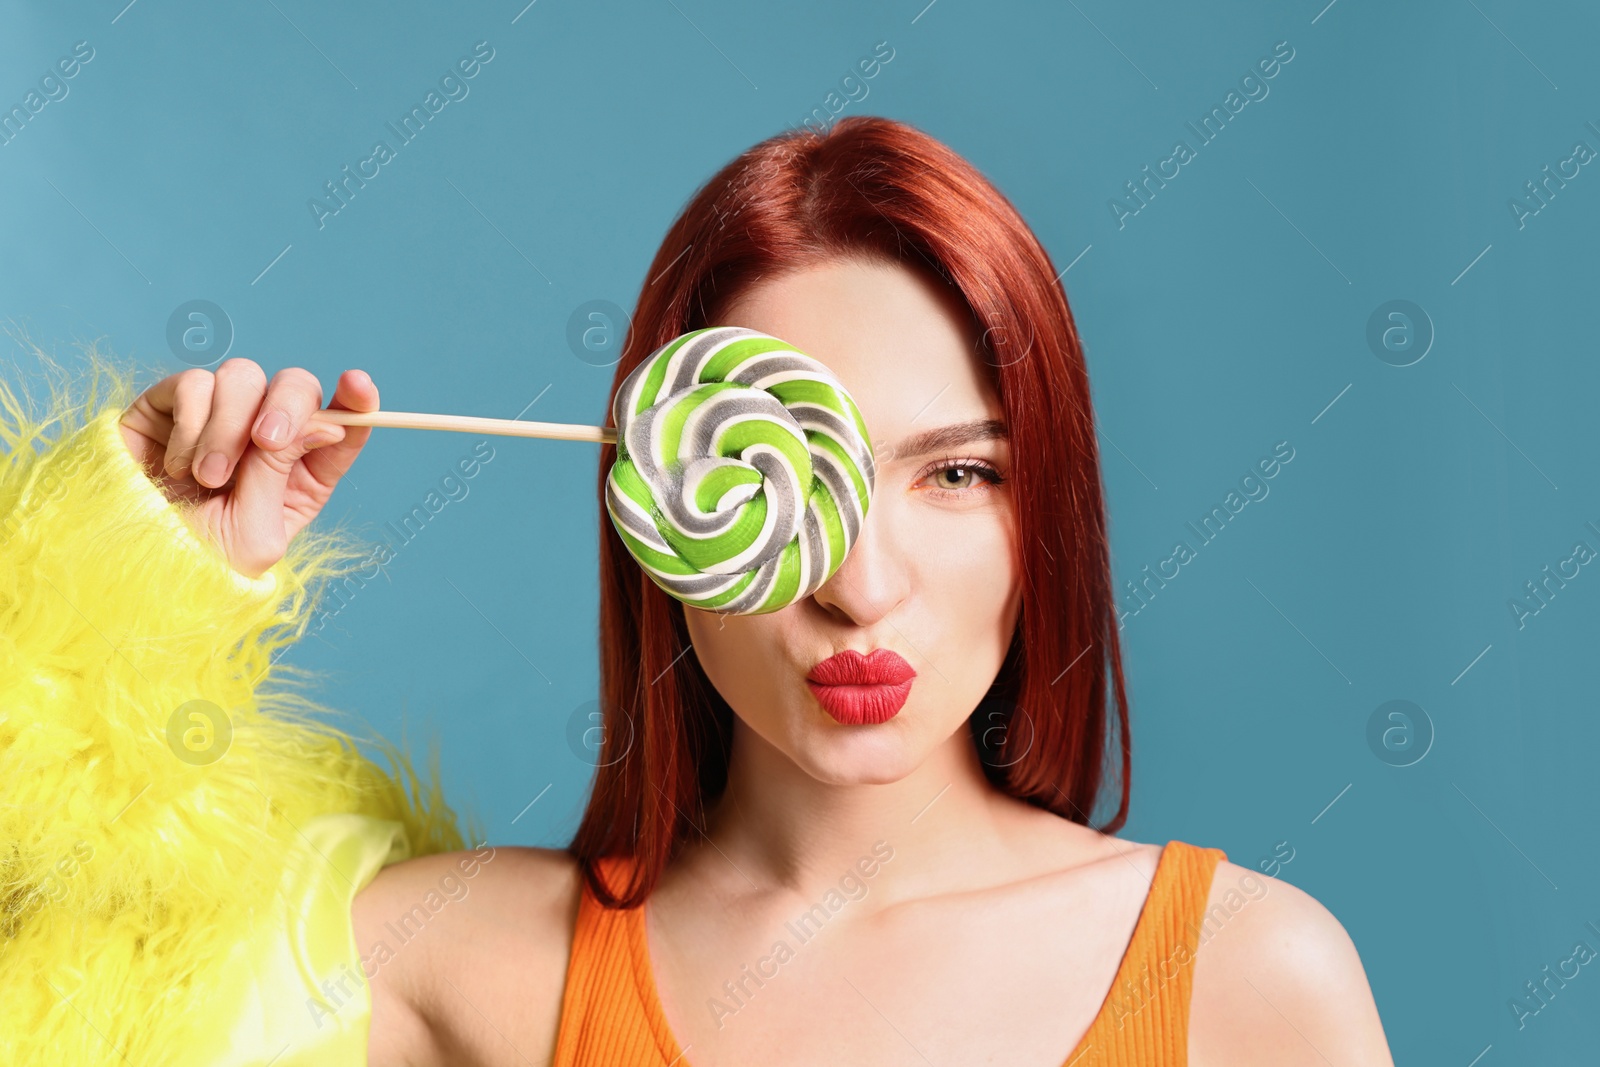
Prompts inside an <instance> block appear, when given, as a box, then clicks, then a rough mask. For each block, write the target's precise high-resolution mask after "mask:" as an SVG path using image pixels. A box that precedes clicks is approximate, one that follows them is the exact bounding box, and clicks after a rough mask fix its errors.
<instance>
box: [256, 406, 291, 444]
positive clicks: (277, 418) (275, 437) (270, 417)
mask: <svg viewBox="0 0 1600 1067" xmlns="http://www.w3.org/2000/svg"><path fill="white" fill-rule="evenodd" d="M256 435H257V436H259V437H260V438H261V439H262V440H263V441H265V442H267V443H268V444H273V445H281V444H283V442H284V441H286V440H288V438H289V420H288V419H286V418H284V417H283V412H281V411H269V412H267V413H266V414H265V415H263V416H261V421H260V422H259V423H258V424H257V425H256Z"/></svg>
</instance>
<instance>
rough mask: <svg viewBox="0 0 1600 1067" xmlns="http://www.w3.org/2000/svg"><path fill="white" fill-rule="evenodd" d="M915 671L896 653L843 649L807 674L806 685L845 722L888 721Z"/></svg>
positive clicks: (906, 692) (907, 692) (908, 690)
mask: <svg viewBox="0 0 1600 1067" xmlns="http://www.w3.org/2000/svg"><path fill="white" fill-rule="evenodd" d="M916 676H917V672H916V671H914V670H912V669H911V664H909V663H907V662H906V661H905V659H904V658H903V657H902V656H900V655H899V654H898V653H895V652H892V651H890V650H889V649H887V648H875V649H873V650H872V652H871V653H869V654H867V655H862V654H861V653H860V652H857V651H855V650H854V649H845V650H844V651H843V652H840V653H838V654H836V655H833V656H829V657H828V658H827V659H825V660H823V661H822V662H821V663H819V664H817V665H816V666H815V667H813V668H811V672H810V673H809V674H807V675H806V685H807V686H809V687H810V689H811V692H812V694H813V695H814V696H816V698H817V703H819V704H821V705H822V708H823V710H824V711H826V712H827V713H828V714H829V715H832V716H833V717H834V719H836V720H837V721H838V722H840V723H842V724H844V725H845V726H871V725H875V724H877V723H881V722H887V721H888V720H889V719H892V718H894V716H895V713H896V712H898V711H899V710H900V708H901V707H902V706H903V705H904V704H905V702H906V698H907V697H908V696H910V694H911V682H912V680H913V679H915V678H916Z"/></svg>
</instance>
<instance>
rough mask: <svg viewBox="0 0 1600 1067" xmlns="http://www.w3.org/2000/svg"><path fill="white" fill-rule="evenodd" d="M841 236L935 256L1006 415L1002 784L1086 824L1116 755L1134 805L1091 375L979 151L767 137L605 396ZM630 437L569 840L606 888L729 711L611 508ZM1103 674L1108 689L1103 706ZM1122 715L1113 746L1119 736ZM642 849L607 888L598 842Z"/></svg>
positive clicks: (729, 184) (632, 341) (718, 179)
mask: <svg viewBox="0 0 1600 1067" xmlns="http://www.w3.org/2000/svg"><path fill="white" fill-rule="evenodd" d="M839 256H853V257H863V256H865V257H874V258H878V259H883V260H888V261H892V262H897V263H904V264H906V265H907V266H909V267H912V268H914V269H919V270H927V271H931V272H932V273H933V274H934V275H935V276H937V277H938V278H940V279H942V280H943V281H944V282H945V283H947V284H949V285H950V286H952V287H953V288H954V289H955V290H956V291H957V292H959V293H960V294H961V296H962V297H964V298H965V301H966V304H967V306H968V308H969V309H970V310H971V312H972V315H973V321H974V323H975V324H976V327H977V329H978V330H979V331H981V333H982V337H983V343H982V345H981V352H980V355H981V356H982V357H983V358H984V361H985V363H986V364H987V370H988V372H989V375H990V379H991V381H992V382H993V384H994V386H995V389H996V392H997V394H998V396H999V398H1000V401H1001V403H1002V405H1003V406H1004V410H1005V419H1006V424H1007V427H1008V430H1009V432H1010V441H1011V450H1012V457H1013V458H1012V471H1011V475H1010V482H1011V485H1012V489H1013V492H1014V494H1015V499H1016V501H1017V503H1018V506H1017V509H1016V518H1017V531H1018V537H1019V539H1020V545H1019V549H1020V557H1021V560H1022V571H1023V592H1022V597H1021V612H1020V618H1019V620H1018V623H1017V630H1016V632H1015V633H1014V634H1013V635H1012V641H1011V647H1010V650H1009V651H1008V653H1007V655H1006V658H1005V661H1004V663H1003V665H1002V666H1001V669H1000V672H999V674H998V675H997V676H996V678H995V682H994V685H993V686H992V687H991V689H990V690H989V693H988V695H987V696H985V698H984V699H983V701H982V702H981V703H980V704H979V706H978V707H977V708H976V709H974V711H973V713H972V716H971V718H970V720H969V722H970V725H971V732H972V737H973V742H974V744H975V745H977V746H978V751H979V754H980V756H981V757H982V759H983V766H984V769H985V773H986V774H987V775H988V777H989V779H990V781H991V782H993V783H994V785H995V786H996V787H998V788H999V789H1001V790H1003V791H1005V792H1006V793H1008V794H1010V795H1011V796H1014V797H1017V798H1019V799H1021V800H1025V801H1027V802H1029V803H1031V804H1035V805H1037V806H1038V807H1041V808H1046V809H1048V810H1050V811H1053V812H1055V813H1056V814H1058V815H1060V816H1062V817H1063V818H1066V819H1070V820H1073V821H1075V822H1080V823H1083V824H1085V825H1087V824H1088V823H1089V818H1090V815H1089V813H1090V812H1092V811H1093V810H1094V809H1095V806H1096V802H1097V801H1098V800H1100V797H1101V793H1102V791H1103V790H1104V789H1105V787H1106V785H1107V774H1106V771H1107V764H1108V757H1109V762H1111V765H1112V766H1117V765H1118V763H1120V768H1121V773H1120V775H1118V776H1117V782H1118V783H1119V784H1118V786H1117V788H1116V792H1117V793H1119V794H1120V795H1119V798H1118V803H1117V809H1116V811H1115V812H1114V813H1113V814H1112V816H1111V818H1110V819H1109V820H1107V821H1106V822H1105V823H1104V824H1102V825H1101V826H1099V827H1096V829H1099V830H1101V831H1102V832H1106V833H1111V832H1115V831H1116V830H1117V829H1119V828H1120V827H1121V826H1122V825H1123V823H1124V822H1125V820H1126V819H1127V812H1128V785H1129V771H1130V753H1129V729H1128V709H1127V696H1126V691H1125V687H1124V683H1123V678H1122V657H1121V650H1120V646H1119V643H1118V639H1117V625H1116V607H1115V603H1114V591H1113V589H1112V582H1111V564H1110V553H1109V549H1108V545H1107V537H1106V515H1105V500H1104V493H1103V489H1102V486H1101V482H1100V461H1099V452H1098V449H1097V447H1096V441H1095V429H1094V415H1093V411H1092V409H1091V407H1090V401H1089V378H1088V373H1087V370H1086V368H1085V366H1084V361H1083V351H1082V348H1081V346H1080V344H1079V342H1078V332H1077V328H1076V327H1075V326H1074V324H1073V321H1072V312H1071V310H1070V309H1069V308H1068V306H1067V299H1066V294H1065V293H1064V292H1063V290H1062V288H1061V286H1060V284H1058V282H1057V280H1056V277H1057V272H1056V269H1055V267H1054V265H1053V264H1052V263H1051V261H1050V257H1049V256H1048V255H1047V254H1046V253H1045V250H1044V248H1043V247H1042V246H1041V245H1040V244H1039V241H1038V239H1037V238H1036V237H1035V236H1034V235H1033V232H1032V231H1031V230H1030V229H1029V228H1028V225H1027V223H1026V222H1024V221H1023V219H1022V216H1021V215H1020V214H1018V212H1017V210H1016V208H1014V207H1013V206H1012V205H1011V202H1010V201H1009V200H1007V199H1006V198H1005V196H1004V195H1002V194H1001V193H1000V191H999V190H998V189H996V188H995V187H994V186H993V185H991V184H990V183H989V181H988V180H987V179H986V178H984V177H983V175H982V174H980V173H979V172H978V171H977V170H976V169H975V168H974V167H973V166H972V165H971V164H970V163H968V162H967V161H966V160H964V159H962V158H961V157H960V156H959V155H957V154H956V153H955V152H954V151H952V150H951V149H950V148H948V147H947V146H945V145H944V144H942V143H940V142H939V141H937V140H935V139H934V138H933V137H931V136H929V135H928V134H926V133H923V132H922V131H920V130H918V129H916V128H914V127H912V126H909V125H907V124H905V123H902V122H897V121H893V120H890V119H885V118H880V117H876V116H869V115H862V116H851V117H848V118H843V119H840V120H839V121H838V122H836V123H835V124H834V125H833V126H832V127H831V128H830V129H829V130H828V131H827V132H825V133H820V134H819V133H816V132H814V131H811V130H793V131H790V132H787V133H784V134H780V135H778V136H776V137H772V138H770V139H768V140H765V141H762V142H761V143H760V144H757V145H755V146H754V147H753V148H750V149H749V150H748V151H746V152H744V153H742V154H741V155H740V156H739V157H738V158H736V159H734V160H733V161H732V162H731V163H729V164H728V165H727V166H725V167H723V168H722V169H721V170H720V171H718V172H717V174H716V175H715V176H714V177H712V178H711V179H710V180H709V181H708V182H706V184H705V185H704V186H702V187H701V188H700V189H699V191H698V192H696V194H695V196H694V198H693V199H692V200H691V201H690V202H689V204H688V206H687V207H686V208H684V210H683V212H682V213H681V214H680V215H679V216H678V218H677V220H676V221H675V222H673V224H672V227H671V228H670V229H669V230H668V231H667V235H666V237H665V239H663V240H662V242H661V247H660V249H659V250H658V251H657V252H656V256H655V260H654V262H653V263H651V265H650V270H649V273H648V274H647V276H646V281H645V283H644V286H643V288H642V289H641V291H640V293H639V300H638V304H637V306H636V308H635V311H634V315H633V322H632V325H631V327H630V329H629V331H628V336H627V340H626V342H625V343H624V345H623V349H622V357H621V360H620V361H619V362H618V364H617V368H616V377H615V379H614V380H613V382H612V387H611V394H610V397H609V398H608V400H607V411H608V412H609V411H610V407H611V402H612V401H614V399H615V397H616V390H617V386H618V385H619V384H620V383H621V382H622V380H623V378H625V377H626V376H627V374H628V373H629V372H630V371H632V370H633V369H634V368H635V367H637V366H638V365H639V364H640V363H642V362H644V360H645V359H647V358H648V357H649V356H650V355H651V353H653V352H654V351H656V349H658V348H660V347H661V346H662V345H664V344H666V343H667V342H668V341H670V340H672V339H673V338H674V337H677V336H678V335H679V334H682V333H686V332H688V331H689V330H694V329H698V328H700V327H703V326H716V325H724V323H722V322H720V321H719V315H720V314H721V309H723V308H725V307H727V306H729V303H730V302H731V301H732V300H733V299H734V298H735V297H737V296H738V295H739V294H740V293H741V291H742V290H743V289H744V288H745V287H747V286H749V285H750V284H751V283H753V282H755V281H756V280H757V279H759V278H762V277H764V276H771V275H776V274H780V273H782V272H784V271H787V270H791V269H794V268H798V267H803V266H806V265H808V264H812V263H815V262H817V261H819V260H825V259H830V258H835V257H839ZM615 459H616V446H615V445H605V446H602V448H601V451H600V479H599V499H600V678H601V694H600V695H601V715H602V728H603V741H602V744H601V749H600V753H599V766H598V767H597V769H596V774H595V778H594V784H593V789H592V792H591V793H590V796H589V801H588V804H587V807H586V808H585V810H584V814H583V820H582V822H581V823H580V824H579V826H578V830H577V833H576V835H575V836H574V838H573V840H572V843H571V844H570V845H568V846H567V851H568V852H569V853H571V854H572V855H573V856H574V857H575V858H576V859H577V860H578V861H579V863H580V865H581V866H582V869H583V874H584V878H585V879H586V881H587V882H588V884H589V887H590V889H591V890H592V891H593V892H594V894H595V895H596V896H597V897H598V898H599V899H600V900H601V901H602V902H604V903H605V904H606V905H607V906H609V907H636V906H638V905H639V904H640V903H642V902H643V901H644V900H645V899H646V897H648V896H649V894H650V892H651V891H652V890H653V889H654V888H655V886H656V884H657V883H658V882H659V880H660V878H661V874H662V872H663V870H664V869H665V868H666V866H667V864H668V863H669V862H670V861H671V860H672V858H673V857H674V856H675V855H676V854H677V851H678V849H679V846H680V845H682V843H683V842H684V841H686V840H689V839H691V838H692V837H694V836H696V835H699V834H701V833H702V832H703V827H704V826H705V817H706V813H707V808H708V805H710V804H711V802H713V801H715V800H716V799H717V797H718V796H720V794H721V792H722V789H723V787H724V786H725V785H726V783H727V774H728V754H729V743H730V739H731V728H732V711H731V709H730V708H729V707H728V705H727V704H726V702H725V701H723V699H722V698H721V696H720V695H719V694H718V693H717V691H716V690H715V688H713V686H712V685H711V683H710V681H709V679H707V678H706V676H705V673H704V671H702V670H701V668H700V664H699V662H698V660H697V659H696V658H695V657H694V656H690V655H684V652H685V651H686V649H687V648H688V647H689V644H690V641H689V634H688V629H687V627H686V624H685V622H684V616H683V613H684V608H683V605H682V604H681V603H679V602H678V601H676V600H674V599H673V598H671V597H669V596H668V595H667V594H666V593H664V592H663V591H662V590H661V589H660V588H658V587H657V586H656V585H655V583H654V582H652V581H650V580H649V578H648V577H646V576H645V574H644V572H643V571H642V570H641V569H640V568H639V566H638V564H637V563H635V562H634V561H633V559H632V557H631V556H630V555H629V554H628V551H627V549H626V548H625V547H624V545H623V543H622V541H621V539H620V538H619V537H618V536H617V533H616V531H615V530H614V529H613V528H612V525H611V522H610V520H609V516H608V515H607V514H606V510H605V481H606V474H607V472H608V471H609V470H610V468H611V464H612V462H613V461H614V460H615ZM1108 688H1109V690H1110V693H1111V694H1112V695H1114V704H1115V707H1114V710H1113V709H1112V708H1111V707H1110V706H1108V700H1107V697H1108ZM1113 716H1114V717H1115V723H1114V726H1115V731H1116V734H1117V740H1118V744H1117V750H1118V753H1119V757H1110V756H1109V751H1108V750H1109V749H1110V737H1111V732H1112V729H1113V722H1112V717H1113ZM609 855H626V856H632V857H634V858H635V860H636V862H635V863H634V864H633V872H634V873H633V876H632V880H631V882H630V884H628V885H627V886H626V887H623V888H622V889H621V891H620V892H614V891H613V888H612V886H610V885H609V884H607V882H606V881H605V879H604V878H602V877H601V876H600V872H599V870H598V864H597V862H596V861H597V860H598V859H599V858H600V857H602V856H609Z"/></svg>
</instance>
